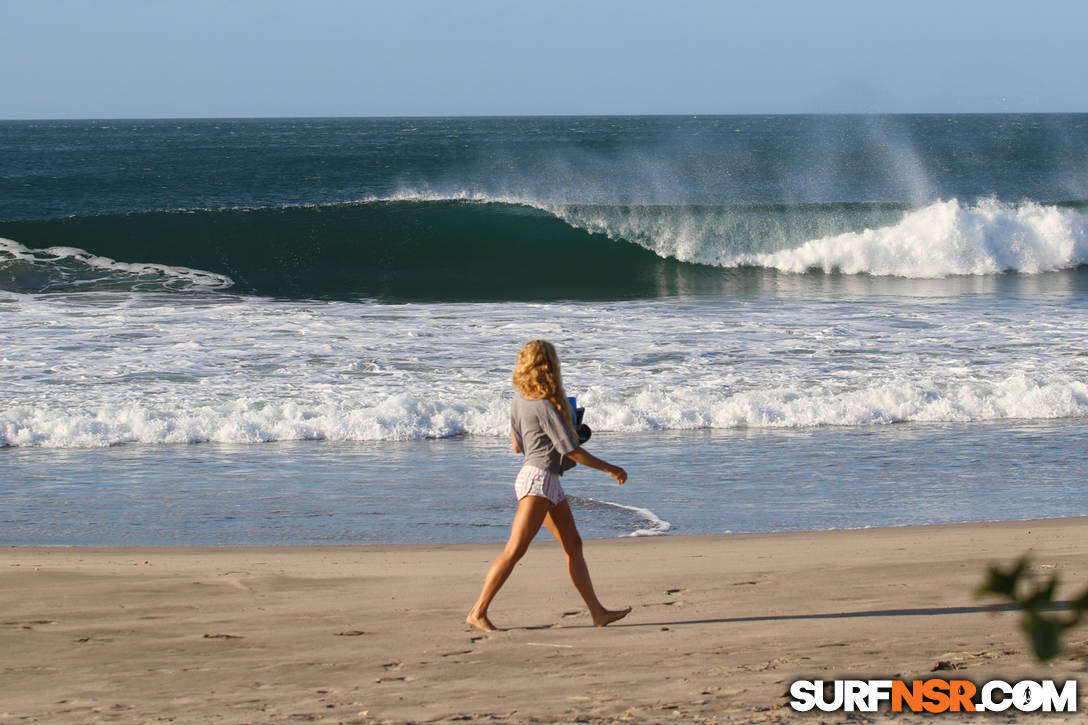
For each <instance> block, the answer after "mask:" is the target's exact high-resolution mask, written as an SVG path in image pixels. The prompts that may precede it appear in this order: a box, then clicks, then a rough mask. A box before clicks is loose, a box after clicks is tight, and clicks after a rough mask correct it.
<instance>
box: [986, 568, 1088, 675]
mask: <svg viewBox="0 0 1088 725" xmlns="http://www.w3.org/2000/svg"><path fill="white" fill-rule="evenodd" d="M1057 588H1058V575H1057V574H1056V573H1055V574H1054V575H1053V576H1051V577H1050V578H1049V579H1046V580H1041V579H1040V578H1039V577H1038V576H1037V575H1036V574H1035V573H1034V572H1032V571H1031V559H1030V558H1029V557H1027V556H1025V557H1023V558H1021V559H1020V561H1018V562H1016V564H1014V565H1013V566H1012V567H1011V568H1009V569H1007V570H1003V569H1002V568H1001V567H1000V566H991V567H990V569H989V575H988V577H987V579H986V581H985V582H984V583H983V584H982V586H980V587H979V588H978V590H977V591H976V596H979V597H982V596H987V595H996V596H999V597H1004V598H1005V599H1008V600H1009V601H1011V602H1012V603H1013V604H1014V605H1015V606H1016V607H1017V608H1019V609H1020V610H1022V611H1023V613H1024V616H1023V619H1022V620H1021V622H1020V626H1021V628H1022V629H1023V630H1024V633H1025V634H1027V636H1028V639H1029V640H1030V641H1031V646H1032V648H1033V649H1034V650H1035V657H1036V658H1037V659H1038V660H1039V661H1040V662H1046V661H1047V660H1050V659H1053V658H1054V657H1056V656H1057V655H1058V653H1059V652H1061V640H1062V635H1063V634H1064V633H1065V631H1066V630H1067V629H1072V628H1073V627H1075V626H1077V625H1078V624H1080V621H1081V619H1083V618H1084V615H1085V612H1088V589H1085V590H1084V592H1083V593H1082V594H1081V595H1080V596H1079V597H1077V598H1076V599H1074V600H1073V601H1071V602H1062V601H1058V600H1055V599H1054V592H1055V591H1056V590H1057ZM1066 606H1067V607H1068V609H1066ZM1059 610H1065V611H1059Z"/></svg>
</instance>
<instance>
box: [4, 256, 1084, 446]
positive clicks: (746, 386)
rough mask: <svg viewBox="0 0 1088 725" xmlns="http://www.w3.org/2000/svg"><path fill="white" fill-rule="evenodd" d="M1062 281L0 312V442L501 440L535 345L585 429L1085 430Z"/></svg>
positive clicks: (1076, 319) (61, 302)
mask: <svg viewBox="0 0 1088 725" xmlns="http://www.w3.org/2000/svg"><path fill="white" fill-rule="evenodd" d="M1063 280H1064V281H1067V282H1075V280H1067V279H1066V278H1064V277H1050V278H1044V277H1030V276H1022V277H1019V278H1013V279H1006V280H1004V281H1001V282H1000V284H1002V285H1005V287H1001V288H998V287H995V286H994V285H997V284H998V283H999V279H998V278H989V277H987V278H980V279H979V280H978V281H977V283H976V286H975V287H973V288H971V289H970V290H968V292H969V294H967V295H963V296H957V293H958V290H959V289H960V287H959V286H958V285H957V284H954V283H953V282H951V281H933V282H912V281H908V280H900V281H899V282H898V283H896V284H898V285H900V286H901V287H903V289H900V290H898V291H899V292H901V293H902V294H899V295H897V296H895V297H894V298H891V299H893V300H894V304H891V305H890V306H889V305H885V304H884V303H883V302H881V300H883V299H888V298H887V295H888V294H889V293H890V292H894V291H896V290H897V289H898V288H896V287H895V286H894V285H893V286H890V287H889V285H891V282H886V283H884V286H883V287H882V288H881V292H880V295H882V296H876V297H872V296H870V297H862V298H860V301H856V302H854V301H851V300H850V299H849V297H850V295H849V294H848V292H849V290H848V289H847V288H843V289H840V290H838V291H832V292H831V294H830V297H828V298H820V297H819V296H818V295H817V296H815V297H814V296H813V295H814V294H817V293H818V292H819V290H821V289H823V288H822V287H820V286H819V285H817V284H816V282H817V281H818V280H817V281H813V285H814V286H813V288H812V289H811V290H808V291H805V290H801V294H799V295H798V296H796V297H790V296H788V295H787V296H785V297H783V296H780V295H773V294H772V295H766V296H762V295H760V296H753V297H737V298H720V299H698V300H688V301H682V300H646V301H632V302H616V303H597V304H593V305H586V304H560V303H553V304H525V303H522V304H478V303H477V304H416V305H381V304H373V303H367V304H359V303H348V302H306V301H298V302H292V301H282V300H268V299H260V298H244V297H227V296H221V297H179V296H177V295H171V294H163V293H160V294H141V293H131V292H111V293H98V294H95V295H90V296H86V297H83V296H78V295H59V296H57V295H30V294H15V293H0V316H2V317H3V319H4V320H5V329H4V330H3V332H2V333H0V338H2V340H3V343H2V344H0V390H2V391H3V393H2V394H0V445H4V446H42V447H81V446H110V445H116V444H121V443H129V442H145V443H196V442H203V441H216V442H232V443H255V442H262V441H274V440H305V439H326V440H345V441H392V440H404V439H426V438H446V437H451V436H460V435H477V436H505V435H506V433H507V426H508V409H509V408H508V406H509V400H510V396H511V392H510V383H509V375H510V368H511V365H512V362H513V357H514V355H515V354H516V351H517V349H518V347H519V346H520V345H521V344H522V343H523V342H524V341H525V340H527V339H531V338H534V337H544V338H548V339H551V340H553V341H555V342H556V344H557V345H558V346H559V349H560V352H561V355H562V356H563V359H564V362H565V366H566V367H565V378H566V384H567V387H568V391H569V392H571V394H575V395H577V396H578V398H579V402H580V403H581V404H583V405H585V406H586V408H587V413H586V415H587V422H588V423H589V425H590V426H591V427H592V428H593V429H594V430H596V431H599V432H605V431H644V430H693V429H710V428H718V429H722V428H789V427H804V426H826V425H833V426H857V425H881V424H888V423H899V422H912V421H914V422H972V421H991V420H1009V419H1056V418H1085V417H1088V375H1086V373H1085V370H1084V364H1083V351H1084V350H1085V349H1086V348H1088V318H1086V317H1085V316H1084V315H1081V314H1076V313H1075V311H1074V312H1072V313H1071V312H1070V310H1069V309H1068V308H1067V307H1065V306H1063V305H1062V304H1054V301H1055V300H1064V299H1067V297H1068V295H1069V294H1073V293H1074V290H1073V289H1069V288H1067V287H1065V286H1064V284H1063ZM836 284H839V283H836ZM842 284H846V282H842ZM909 285H914V286H919V289H918V291H917V294H910V293H911V292H912V290H913V287H910V286H909ZM1008 285H1014V286H1013V287H1012V288H1007V287H1008Z"/></svg>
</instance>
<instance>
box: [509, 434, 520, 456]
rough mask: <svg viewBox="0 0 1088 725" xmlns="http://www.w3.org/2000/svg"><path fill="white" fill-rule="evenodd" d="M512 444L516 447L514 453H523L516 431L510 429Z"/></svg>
mask: <svg viewBox="0 0 1088 725" xmlns="http://www.w3.org/2000/svg"><path fill="white" fill-rule="evenodd" d="M510 445H512V446H513V447H514V453H521V449H520V448H518V439H517V436H515V435H514V431H510Z"/></svg>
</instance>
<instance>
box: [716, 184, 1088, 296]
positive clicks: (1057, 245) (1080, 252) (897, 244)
mask: <svg viewBox="0 0 1088 725" xmlns="http://www.w3.org/2000/svg"><path fill="white" fill-rule="evenodd" d="M1085 262H1088V219H1085V217H1083V216H1082V215H1080V214H1078V213H1076V212H1074V211H1070V210H1067V209H1061V208H1058V207H1054V206H1044V205H1041V204H1034V203H1025V204H1020V205H1017V206H1010V205H1007V204H1001V203H999V202H996V201H983V202H980V203H978V204H976V205H973V206H964V205H962V204H961V203H960V202H958V201H956V200H952V201H945V202H939V203H936V204H931V205H929V206H927V207H924V208H922V209H918V210H915V211H912V212H910V213H908V214H907V215H906V216H905V217H904V218H903V220H902V221H901V222H900V223H899V224H896V225H894V226H890V227H885V228H882V229H867V230H865V231H864V232H860V233H850V234H841V235H838V236H834V237H828V238H824V239H816V240H812V241H809V242H806V243H805V244H804V245H802V246H801V247H799V248H797V249H789V250H783V251H779V252H775V253H771V254H754V255H742V256H739V257H736V258H734V259H732V260H728V262H727V263H730V264H754V265H758V266H764V267H773V268H775V269H781V270H784V271H787V272H806V271H808V270H810V269H820V270H823V271H825V272H833V271H834V272H843V273H846V274H858V273H866V274H873V275H893V276H898V277H930V278H932V277H946V276H949V275H966V274H995V273H998V272H1005V271H1018V272H1024V273H1038V272H1048V271H1052V270H1057V269H1068V268H1071V267H1076V266H1078V265H1080V264H1084V263H1085Z"/></svg>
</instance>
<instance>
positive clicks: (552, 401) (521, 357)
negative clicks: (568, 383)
mask: <svg viewBox="0 0 1088 725" xmlns="http://www.w3.org/2000/svg"><path fill="white" fill-rule="evenodd" d="M514 390H515V393H514V402H513V404H512V405H511V407H510V441H511V443H512V444H513V446H514V452H515V453H524V455H525V459H524V462H523V464H522V468H521V471H520V472H519V473H518V477H517V480H516V481H515V483H514V492H515V493H516V494H517V497H518V510H517V513H515V514H514V523H513V524H512V525H511V527H510V539H509V540H508V541H507V542H506V547H505V548H504V549H503V552H502V554H500V555H499V558H497V559H495V561H494V563H492V564H491V568H490V569H488V572H487V577H486V578H485V579H484V587H483V590H482V591H481V592H480V597H479V599H477V600H476V605H475V606H474V607H473V608H472V611H470V612H469V613H468V617H466V618H465V621H466V622H468V623H469V624H470V625H472V626H473V627H476V628H477V629H481V630H483V631H485V632H494V631H496V630H498V627H496V626H495V625H494V624H492V623H491V620H490V619H488V617H487V608H488V606H490V604H491V600H492V599H494V598H495V595H496V594H497V593H498V591H499V588H500V587H502V585H503V582H505V581H506V579H507V577H509V576H510V572H512V571H513V570H514V565H515V564H517V563H518V560H520V559H521V557H522V556H523V555H524V554H525V551H526V550H527V549H528V548H529V543H530V542H531V541H532V540H533V537H534V536H536V534H537V532H538V531H539V530H540V526H541V524H543V525H544V526H546V527H547V528H548V531H550V532H551V533H552V536H554V537H555V538H556V539H557V540H558V541H559V543H560V544H561V545H562V546H563V551H564V553H566V555H567V568H568V570H569V571H570V578H571V580H572V581H573V582H574V586H575V588H577V589H578V593H579V594H581V595H582V599H584V600H585V602H586V605H587V606H588V607H589V613H590V614H591V615H592V616H593V624H595V625H596V626H598V627H604V626H605V625H607V624H609V623H611V622H615V621H616V620H617V619H621V618H622V617H625V616H627V614H628V613H629V612H630V611H631V608H630V607H625V608H624V609H605V608H604V606H603V605H602V604H601V602H600V600H599V599H597V594H596V592H594V591H593V583H592V582H591V581H590V579H589V568H588V567H587V566H586V560H585V558H584V557H583V556H582V538H581V536H579V535H578V529H577V527H576V526H575V525H574V516H573V515H572V514H571V511H570V506H569V505H568V504H567V500H566V494H564V493H563V487H562V486H561V485H560V484H559V477H560V476H561V475H563V471H565V470H568V469H570V468H573V467H574V465H575V464H576V463H581V464H582V465H583V466H589V467H590V468H596V469H597V470H600V471H604V472H605V473H607V474H608V475H609V476H611V477H612V478H614V479H616V481H618V482H619V484H620V485H621V486H622V485H623V483H624V482H625V481H626V480H627V472H626V471H624V470H623V469H622V468H620V467H619V466H613V465H612V464H611V463H608V462H606V461H602V460H601V459H599V458H597V457H595V456H593V455H591V454H590V453H589V452H588V451H586V450H585V449H583V448H581V447H580V446H579V445H578V437H577V436H576V435H575V432H574V424H573V420H572V418H571V410H570V405H569V404H568V402H567V394H566V392H565V391H564V389H563V379H562V377H561V376H560V373H559V357H558V356H557V355H556V352H555V348H554V347H553V346H552V344H551V343H550V342H546V341H544V340H532V341H531V342H527V343H525V345H524V346H523V347H522V348H521V351H520V352H519V353H518V359H517V363H516V364H515V366H514Z"/></svg>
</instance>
